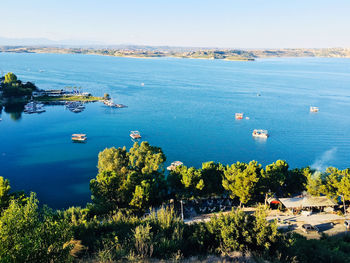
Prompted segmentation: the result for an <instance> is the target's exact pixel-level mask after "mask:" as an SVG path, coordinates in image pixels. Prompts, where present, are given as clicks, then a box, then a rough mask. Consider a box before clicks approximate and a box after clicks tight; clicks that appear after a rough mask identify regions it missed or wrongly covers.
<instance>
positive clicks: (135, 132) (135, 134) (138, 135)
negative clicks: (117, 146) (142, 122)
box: [130, 131, 141, 139]
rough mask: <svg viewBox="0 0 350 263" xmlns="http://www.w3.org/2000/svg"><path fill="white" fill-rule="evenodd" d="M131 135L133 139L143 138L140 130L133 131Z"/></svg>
mask: <svg viewBox="0 0 350 263" xmlns="http://www.w3.org/2000/svg"><path fill="white" fill-rule="evenodd" d="M130 137H131V138H133V139H141V135H140V132H139V131H131V132H130Z"/></svg>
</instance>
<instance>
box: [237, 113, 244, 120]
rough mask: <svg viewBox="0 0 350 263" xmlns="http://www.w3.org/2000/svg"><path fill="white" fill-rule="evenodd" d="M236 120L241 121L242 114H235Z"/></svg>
mask: <svg viewBox="0 0 350 263" xmlns="http://www.w3.org/2000/svg"><path fill="white" fill-rule="evenodd" d="M235 118H236V120H242V119H243V113H236V114H235Z"/></svg>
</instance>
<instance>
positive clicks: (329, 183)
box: [320, 167, 342, 200]
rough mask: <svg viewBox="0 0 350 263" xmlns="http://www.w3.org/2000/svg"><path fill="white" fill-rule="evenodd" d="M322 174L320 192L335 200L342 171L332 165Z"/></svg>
mask: <svg viewBox="0 0 350 263" xmlns="http://www.w3.org/2000/svg"><path fill="white" fill-rule="evenodd" d="M323 176H324V179H323V180H322V186H321V187H320V192H321V193H322V194H325V195H326V196H328V197H329V198H331V199H333V200H337V198H338V188H339V182H340V180H341V178H342V171H340V170H338V169H337V168H334V167H328V168H327V169H326V172H325V174H323Z"/></svg>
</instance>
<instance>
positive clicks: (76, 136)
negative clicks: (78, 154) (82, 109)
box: [72, 133, 87, 142]
mask: <svg viewBox="0 0 350 263" xmlns="http://www.w3.org/2000/svg"><path fill="white" fill-rule="evenodd" d="M86 140H87V137H86V134H83V133H78V134H72V141H73V142H85V141H86Z"/></svg>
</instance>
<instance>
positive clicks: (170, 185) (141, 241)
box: [0, 142, 350, 262]
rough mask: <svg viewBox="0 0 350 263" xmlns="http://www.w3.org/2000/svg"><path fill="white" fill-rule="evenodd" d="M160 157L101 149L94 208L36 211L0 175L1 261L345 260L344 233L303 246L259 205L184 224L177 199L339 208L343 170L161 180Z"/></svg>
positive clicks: (219, 170)
mask: <svg viewBox="0 0 350 263" xmlns="http://www.w3.org/2000/svg"><path fill="white" fill-rule="evenodd" d="M165 160H166V157H165V155H164V153H163V152H162V150H161V149H160V148H158V147H155V146H151V145H149V144H148V143H147V142H142V143H141V144H138V143H135V144H134V146H133V147H132V148H131V149H129V151H127V150H126V148H125V147H124V148H109V149H105V150H104V151H102V152H101V153H100V154H99V160H98V170H99V171H98V175H97V177H96V178H95V179H93V180H91V182H90V189H91V192H92V203H91V204H87V206H86V207H85V208H80V207H71V208H69V209H67V210H62V211H53V210H51V209H49V208H47V207H45V206H44V207H42V208H40V207H39V205H38V200H37V198H36V196H35V194H34V193H32V194H30V195H29V196H26V195H25V194H23V193H14V192H11V187H10V182H9V181H8V180H6V179H4V178H3V177H1V176H0V262H70V261H75V260H82V261H85V260H95V261H99V262H111V261H115V260H141V261H142V260H145V259H149V258H157V259H175V260H178V259H182V258H186V257H191V256H205V255H210V254H211V255H218V256H219V255H231V254H232V253H233V252H237V251H240V252H241V253H243V254H246V253H249V254H250V255H253V257H254V258H257V259H259V260H260V259H263V260H268V261H270V262H350V260H349V259H350V239H349V237H348V236H344V237H332V238H331V237H326V236H324V237H322V238H321V239H320V240H307V239H305V238H304V237H301V236H299V235H297V234H295V233H292V234H283V233H281V232H279V231H278V230H277V223H276V222H275V221H271V222H268V221H267V220H266V216H267V212H268V210H267V209H268V208H267V207H266V206H265V205H258V207H257V209H256V211H255V213H254V214H247V213H245V212H243V211H242V210H240V209H239V208H235V209H233V210H232V211H231V212H225V213H219V214H215V215H214V216H213V217H211V218H210V219H209V220H208V221H207V222H192V223H191V224H186V223H185V222H184V221H183V220H182V219H181V218H180V217H179V215H178V214H177V213H176V212H175V211H176V204H177V203H178V201H179V199H194V198H207V197H213V196H229V197H230V198H231V199H234V200H236V201H237V202H236V203H237V204H239V203H240V204H241V205H242V204H248V205H249V204H252V203H264V201H266V199H267V197H269V196H273V195H277V196H290V195H293V194H295V193H300V192H301V191H303V190H307V191H308V192H309V194H312V195H320V194H325V195H327V196H329V197H330V198H333V199H336V198H337V196H339V195H341V196H342V198H343V200H344V201H346V200H349V198H350V194H349V189H350V187H349V182H350V179H349V178H350V171H349V169H346V170H338V169H336V168H332V167H331V168H328V169H327V171H326V172H324V173H320V172H316V171H313V170H311V169H310V168H303V169H293V170H290V169H289V166H288V164H287V163H286V162H285V161H283V160H278V161H276V162H275V163H273V164H270V165H267V166H266V167H262V165H260V164H258V163H257V162H256V161H252V162H250V163H248V164H247V163H240V162H237V163H235V164H232V165H228V166H226V167H225V166H223V165H222V164H220V163H214V162H206V163H203V164H202V167H201V168H199V169H197V168H194V167H186V166H183V165H182V166H178V167H176V169H175V170H174V171H171V172H170V174H169V176H168V177H166V176H165V172H164V167H163V164H164V162H165ZM171 198H172V199H174V200H172V202H170V199H171ZM162 203H163V204H164V205H165V206H163V207H162V208H160V209H151V210H149V207H151V206H153V207H159V205H160V204H162ZM146 211H150V212H149V213H145V212H146Z"/></svg>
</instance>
